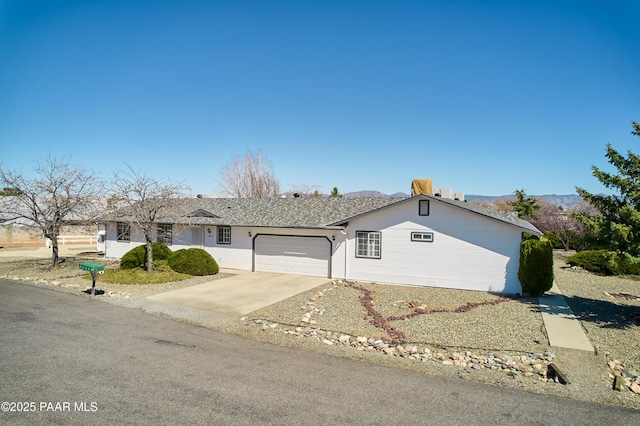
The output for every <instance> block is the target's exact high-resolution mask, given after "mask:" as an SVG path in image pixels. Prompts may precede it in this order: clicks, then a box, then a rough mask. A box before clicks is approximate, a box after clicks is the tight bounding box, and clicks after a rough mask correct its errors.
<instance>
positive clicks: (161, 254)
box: [120, 243, 173, 269]
mask: <svg viewBox="0 0 640 426" xmlns="http://www.w3.org/2000/svg"><path fill="white" fill-rule="evenodd" d="M151 249H152V250H153V263H154V264H155V262H156V261H159V260H168V259H169V257H170V256H171V253H173V252H172V251H171V249H170V248H169V247H167V245H166V244H162V243H151ZM146 265H147V245H146V244H143V245H141V246H137V247H134V248H132V249H131V250H129V251H128V252H126V253H125V254H124V256H122V259H120V268H122V269H134V268H140V267H143V266H146Z"/></svg>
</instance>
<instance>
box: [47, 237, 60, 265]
mask: <svg viewBox="0 0 640 426" xmlns="http://www.w3.org/2000/svg"><path fill="white" fill-rule="evenodd" d="M47 238H49V239H50V240H51V266H53V267H54V268H55V267H57V266H58V264H59V262H60V258H59V257H58V235H57V234H52V235H49V236H48V237H47Z"/></svg>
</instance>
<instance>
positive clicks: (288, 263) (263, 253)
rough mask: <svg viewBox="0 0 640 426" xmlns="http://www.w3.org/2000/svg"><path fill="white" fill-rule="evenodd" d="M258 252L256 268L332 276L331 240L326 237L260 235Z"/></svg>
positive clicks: (266, 270) (256, 251) (257, 240)
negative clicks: (330, 272)
mask: <svg viewBox="0 0 640 426" xmlns="http://www.w3.org/2000/svg"><path fill="white" fill-rule="evenodd" d="M254 256H255V270H256V271H263V272H278V273H284V274H287V273H288V274H299V275H312V276H320V277H328V276H329V264H330V257H331V243H330V242H329V240H327V239H326V238H324V237H299V236H295V237H294V236H291V237H288V236H275V235H259V236H257V237H256V241H255V254H254Z"/></svg>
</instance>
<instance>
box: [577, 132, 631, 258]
mask: <svg viewBox="0 0 640 426" xmlns="http://www.w3.org/2000/svg"><path fill="white" fill-rule="evenodd" d="M632 124H633V131H632V132H631V133H632V134H633V135H636V136H640V123H636V122H635V121H633V122H632ZM605 156H606V157H607V159H608V162H609V163H610V164H612V165H613V166H614V167H615V168H616V169H617V171H618V172H617V173H616V174H612V173H607V172H605V171H603V170H601V169H599V168H598V167H596V166H593V167H592V168H591V169H592V170H593V176H595V178H596V179H598V180H599V181H600V182H601V183H602V184H603V185H604V186H605V187H606V188H609V189H612V190H614V194H612V195H603V194H591V193H589V192H587V191H586V190H584V189H583V188H579V187H576V191H577V192H578V194H579V195H580V196H581V197H583V198H584V199H585V200H586V201H587V202H588V203H589V204H591V205H592V206H593V207H595V208H596V209H597V210H598V214H595V215H585V214H579V213H578V214H576V215H575V216H576V217H577V218H578V219H579V220H580V221H581V222H582V223H584V224H585V226H586V227H587V228H588V229H589V230H590V231H592V232H593V233H594V234H595V235H596V236H597V238H598V242H599V244H600V245H601V246H603V247H608V248H609V249H610V250H614V251H617V252H619V253H627V254H629V255H631V256H634V257H638V256H640V156H638V155H637V154H634V153H633V152H631V150H628V151H627V156H626V157H625V156H623V155H621V154H620V153H619V152H618V151H616V150H615V149H613V147H612V146H611V143H608V144H607V151H606V154H605Z"/></svg>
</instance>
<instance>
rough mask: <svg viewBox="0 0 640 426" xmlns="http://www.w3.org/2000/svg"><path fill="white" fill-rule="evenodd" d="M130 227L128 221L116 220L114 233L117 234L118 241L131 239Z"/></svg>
mask: <svg viewBox="0 0 640 426" xmlns="http://www.w3.org/2000/svg"><path fill="white" fill-rule="evenodd" d="M130 229H131V228H130V227H129V224H128V223H125V222H116V234H117V238H116V239H117V240H118V241H130V240H131V234H130V232H131V231H130Z"/></svg>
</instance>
